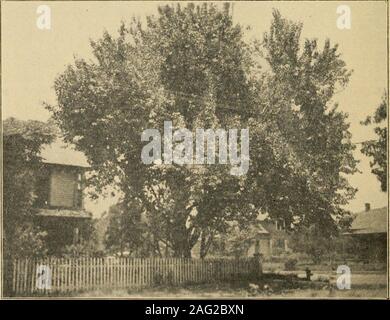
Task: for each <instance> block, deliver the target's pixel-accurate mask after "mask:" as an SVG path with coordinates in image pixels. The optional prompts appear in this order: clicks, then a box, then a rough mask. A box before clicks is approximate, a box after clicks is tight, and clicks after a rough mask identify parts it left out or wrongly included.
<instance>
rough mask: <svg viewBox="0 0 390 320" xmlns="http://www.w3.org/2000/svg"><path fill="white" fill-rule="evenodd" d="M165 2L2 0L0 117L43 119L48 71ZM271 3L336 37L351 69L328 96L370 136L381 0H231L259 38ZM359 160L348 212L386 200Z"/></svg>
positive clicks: (359, 132) (311, 32)
mask: <svg viewBox="0 0 390 320" xmlns="http://www.w3.org/2000/svg"><path fill="white" fill-rule="evenodd" d="M166 3H167V2H157V1H143V2H140V1H135V2H124V1H120V2H113V1H110V2H104V1H99V2H94V1H86V2H77V1H71V2H70V1H69V2H67V1H56V2H44V1H43V2H34V1H29V2H2V3H1V7H2V8H1V9H2V10H1V24H2V32H1V39H2V46H1V50H2V52H1V53H2V62H1V63H2V65H1V67H2V117H3V119H5V118H8V117H11V116H12V117H16V118H19V119H23V120H26V119H35V120H41V121H45V120H47V119H48V118H49V117H50V114H49V112H48V111H47V110H45V109H44V107H43V102H47V103H51V104H55V102H56V99H55V93H54V90H53V84H54V79H55V78H56V76H57V75H59V74H60V73H61V72H63V71H64V70H65V67H66V65H67V64H69V63H71V62H73V61H74V57H83V58H89V57H91V48H90V45H89V40H90V39H98V38H99V37H101V35H102V33H103V31H105V30H107V31H108V32H109V33H112V34H115V33H116V32H117V30H118V28H119V24H120V22H121V21H122V20H123V21H129V20H130V19H131V17H133V16H135V17H139V18H141V19H142V20H145V16H147V15H151V14H156V13H157V6H158V5H161V4H166ZM42 4H45V5H48V6H49V8H50V9H51V28H50V30H41V29H39V28H38V27H37V24H36V22H37V18H38V16H39V14H38V13H37V8H38V6H39V5H42ZM344 4H347V5H348V6H349V7H350V9H351V28H350V29H342V30H340V29H339V28H338V27H337V24H336V21H337V18H338V17H339V14H337V12H336V10H337V7H338V6H339V5H344ZM273 8H275V9H279V10H280V12H281V13H282V15H283V16H284V17H286V18H288V19H290V20H294V21H300V22H302V23H303V32H302V37H303V38H317V39H318V41H319V43H323V42H324V40H325V39H327V38H329V39H330V40H331V43H338V44H339V52H341V53H342V58H343V59H344V60H345V62H346V63H347V67H348V68H349V69H353V70H354V72H353V74H352V77H351V80H350V83H349V85H348V87H347V88H346V89H345V90H344V91H342V92H339V93H337V94H336V95H335V97H334V102H338V103H339V108H340V110H343V111H344V112H347V113H348V114H349V118H348V121H349V122H350V125H351V126H350V131H351V133H352V137H353V138H352V140H353V141H354V142H361V141H365V140H368V139H372V138H375V135H374V134H373V130H372V128H369V127H364V126H362V125H360V121H362V120H364V119H365V118H366V116H367V115H370V114H372V113H373V112H374V111H375V109H376V107H377V106H378V105H379V103H380V99H381V96H382V94H383V92H384V90H385V89H386V88H387V42H386V41H387V40H386V37H387V33H386V30H387V20H386V19H387V17H386V4H385V2H384V1H375V2H373V1H361V2H337V1H331V2H329V1H324V2H320V1H315V2H310V1H301V2H280V1H279V2H272V1H264V2H263V1H262V2H244V1H243V2H234V7H233V19H234V22H235V23H240V24H242V25H244V26H250V27H251V29H250V30H248V31H247V32H246V37H247V39H248V40H249V39H253V38H257V39H260V38H262V36H263V34H264V32H266V31H267V30H268V29H269V26H270V22H271V19H272V10H273ZM357 146H358V148H357V150H356V152H355V157H356V158H357V159H359V160H361V162H360V163H359V170H360V171H361V173H357V174H355V175H353V176H351V177H350V178H349V180H350V183H351V184H352V185H353V186H354V187H356V188H358V189H359V191H358V193H357V194H356V197H355V199H354V200H353V201H351V202H350V203H349V205H348V206H347V208H348V209H350V210H351V211H353V212H357V211H362V210H363V208H364V203H366V202H369V203H371V207H372V208H376V207H383V206H385V205H387V194H386V193H383V192H381V191H380V184H379V182H378V181H377V179H376V177H375V176H374V175H373V174H372V173H371V172H370V171H371V170H370V167H369V159H368V158H367V157H365V156H364V155H362V154H361V153H360V151H359V150H358V149H359V147H360V145H357ZM115 201H116V200H115V199H104V200H100V201H98V202H96V203H94V202H91V201H86V208H87V209H88V210H90V211H92V212H93V214H94V215H95V216H99V215H100V214H101V213H102V212H103V211H104V210H107V208H108V207H109V205H111V204H113V203H114V202H115Z"/></svg>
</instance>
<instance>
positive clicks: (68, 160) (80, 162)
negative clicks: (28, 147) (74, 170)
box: [41, 139, 89, 168]
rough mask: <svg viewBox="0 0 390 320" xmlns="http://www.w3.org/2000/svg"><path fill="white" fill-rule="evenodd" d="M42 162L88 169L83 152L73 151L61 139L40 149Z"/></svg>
mask: <svg viewBox="0 0 390 320" xmlns="http://www.w3.org/2000/svg"><path fill="white" fill-rule="evenodd" d="M41 157H42V162H44V163H50V164H61V165H68V166H77V167H84V168H88V167H89V164H88V161H87V157H86V156H85V155H84V153H83V152H81V151H77V150H75V147H74V146H73V145H71V144H67V143H65V142H63V141H62V140H61V139H57V140H55V141H54V142H53V143H51V144H47V145H44V146H43V147H42V149H41Z"/></svg>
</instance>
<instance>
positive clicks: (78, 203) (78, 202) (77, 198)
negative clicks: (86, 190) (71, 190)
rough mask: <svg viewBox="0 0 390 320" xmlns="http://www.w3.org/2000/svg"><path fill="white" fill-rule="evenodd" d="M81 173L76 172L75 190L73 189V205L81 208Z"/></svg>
mask: <svg viewBox="0 0 390 320" xmlns="http://www.w3.org/2000/svg"><path fill="white" fill-rule="evenodd" d="M82 182H83V181H82V175H81V173H77V181H76V190H75V207H76V208H81V207H82V206H83V186H82Z"/></svg>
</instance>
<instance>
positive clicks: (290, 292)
mask: <svg viewBox="0 0 390 320" xmlns="http://www.w3.org/2000/svg"><path fill="white" fill-rule="evenodd" d="M386 295H387V275H386V274H384V273H376V274H353V275H352V282H351V289H350V290H338V289H337V287H336V286H335V284H334V283H333V284H331V285H329V284H327V283H320V282H302V281H300V282H299V283H295V282H294V283H288V282H286V281H285V280H280V279H278V280H276V279H272V278H270V277H269V279H265V280H262V281H261V282H252V285H250V282H244V281H241V282H235V283H209V284H200V285H186V286H181V287H155V288H148V289H139V290H107V291H91V292H84V293H83V294H81V297H92V296H93V297H118V298H119V297H123V298H145V297H151V298H232V297H236V298H255V299H256V298H258V299H261V298H385V297H386Z"/></svg>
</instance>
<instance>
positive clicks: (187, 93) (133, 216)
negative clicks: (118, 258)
mask: <svg viewBox="0 0 390 320" xmlns="http://www.w3.org/2000/svg"><path fill="white" fill-rule="evenodd" d="M301 28H302V26H301V25H300V24H296V23H292V22H290V21H288V20H286V19H283V18H282V17H281V15H280V14H279V13H278V12H276V11H275V13H274V19H273V22H272V24H271V28H270V31H269V32H268V33H267V34H265V36H264V41H263V44H264V45H263V46H260V45H259V42H255V43H247V42H245V41H244V37H243V35H244V32H243V29H242V28H241V26H240V25H234V24H233V21H232V17H231V14H230V8H229V4H226V5H224V7H223V9H218V8H217V6H216V5H214V4H206V3H204V4H201V5H195V4H192V3H190V4H188V5H187V6H185V7H184V8H183V7H181V6H180V5H175V6H162V7H159V10H158V15H157V16H149V17H147V24H146V26H143V25H141V23H140V22H139V21H137V20H133V21H132V23H130V25H129V26H127V25H125V24H122V25H121V27H120V29H119V34H118V36H117V37H113V36H111V35H109V34H108V33H105V34H104V35H103V37H102V38H101V39H99V40H97V41H93V42H91V47H92V50H93V54H94V59H93V60H92V61H86V60H83V59H77V60H76V61H75V62H74V63H73V64H72V65H69V66H68V67H67V69H66V70H65V71H64V72H63V73H62V74H61V75H60V76H59V77H58V78H57V79H56V81H55V85H54V87H55V91H56V95H57V100H58V104H57V105H55V106H48V109H49V110H50V111H51V112H52V114H53V118H54V119H55V121H56V122H57V123H58V125H59V126H60V128H61V129H62V131H63V133H64V135H65V139H66V140H67V141H72V142H74V143H75V144H76V145H77V147H78V149H80V150H82V151H84V152H85V154H86V155H87V156H88V158H89V159H90V161H91V163H92V165H93V169H95V172H96V174H95V175H93V176H92V177H91V179H90V180H89V183H90V185H93V186H95V188H96V191H97V192H100V191H102V190H103V189H104V187H106V186H107V185H114V186H115V187H117V189H118V190H119V191H120V192H121V194H122V202H123V203H124V204H125V205H126V206H127V209H126V210H124V212H125V213H124V216H123V217H122V218H120V219H119V220H118V221H119V222H118V223H114V224H113V226H112V228H113V230H119V229H121V228H125V229H126V228H128V229H129V230H134V229H135V232H134V233H131V232H130V231H123V232H120V233H118V234H120V235H123V237H124V240H123V241H124V242H126V243H129V239H130V237H131V242H132V243H133V246H138V244H139V243H141V242H142V241H143V238H144V232H141V231H138V229H137V226H139V225H140V221H141V215H142V214H144V217H145V220H146V221H145V224H146V228H147V231H148V233H149V235H148V237H147V238H148V239H149V238H151V239H153V241H152V243H153V244H155V249H156V251H159V245H160V244H161V243H162V244H164V245H165V246H166V247H168V248H169V249H170V250H172V251H173V252H174V255H176V256H185V257H189V256H190V250H191V248H192V247H193V246H194V245H195V243H196V242H197V241H199V240H200V242H201V255H202V256H204V255H205V254H207V251H208V250H209V248H210V246H211V243H212V242H213V241H214V239H215V237H216V235H217V234H222V233H224V232H225V231H226V229H227V228H228V226H229V223H231V222H238V223H239V224H240V225H246V224H248V223H250V222H251V221H253V220H254V219H255V218H256V216H257V215H258V213H259V212H260V211H262V212H267V213H269V215H270V217H271V219H274V218H283V219H284V220H285V221H286V223H287V224H288V225H290V223H296V224H303V225H307V226H308V225H311V224H313V223H315V224H317V225H319V226H320V228H323V229H324V230H326V231H327V232H328V233H329V234H332V233H334V232H336V229H337V228H336V225H335V224H336V222H337V221H338V220H339V219H341V217H342V216H343V215H344V214H345V213H346V212H345V210H343V209H342V206H343V205H345V204H346V203H347V202H348V200H349V199H351V198H352V197H353V195H354V192H355V190H354V189H353V188H351V186H350V185H349V184H348V182H347V180H346V178H345V175H344V174H350V173H353V172H355V164H356V162H355V160H354V159H353V157H352V150H353V145H352V144H351V142H350V138H351V135H350V133H349V131H348V128H349V125H348V124H347V122H346V115H345V114H343V113H342V112H339V111H338V110H337V106H331V105H330V103H331V102H330V101H331V98H332V97H333V95H334V93H335V91H336V89H343V88H344V87H345V86H346V84H347V82H348V78H349V75H350V72H349V71H348V70H347V69H346V67H345V63H344V61H342V60H341V58H340V55H339V53H338V52H337V46H331V45H330V42H329V41H326V43H325V45H324V47H323V49H320V48H318V45H317V41H315V40H306V41H305V43H304V46H303V48H301V43H300V32H301ZM262 57H264V58H265V60H264V59H263V60H264V61H262V62H260V60H261V59H262ZM264 66H266V68H263V67H264ZM265 70H266V71H265ZM164 120H172V121H173V124H174V127H186V128H188V129H190V130H194V129H195V128H223V129H226V130H227V129H229V128H249V132H250V160H251V162H250V168H249V172H248V174H247V175H245V176H243V177H235V176H231V175H230V174H229V173H228V170H229V169H230V168H229V167H228V166H226V165H214V166H210V165H209V166H189V165H187V166H176V165H157V164H156V165H151V166H147V165H144V164H143V163H142V161H141V159H140V154H141V150H142V147H143V145H144V144H143V143H142V142H141V138H140V136H141V133H142V131H143V130H144V129H147V128H156V129H160V132H161V131H162V130H161V129H162V126H163V121H164ZM134 201H136V202H137V205H140V206H141V209H140V210H135V211H132V210H131V209H130V208H131V204H132V203H134ZM122 223H123V224H124V225H123V226H121V224H122ZM126 232H128V233H129V234H128V235H126ZM130 233H131V235H130ZM112 234H113V235H115V232H112ZM113 238H114V237H112V239H113ZM110 241H111V240H109V242H110Z"/></svg>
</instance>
